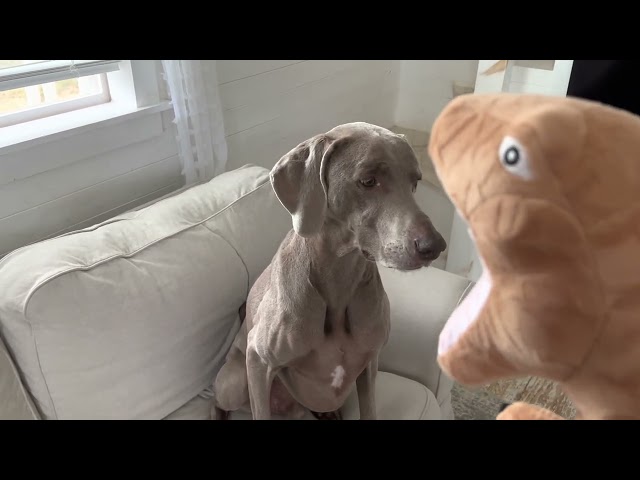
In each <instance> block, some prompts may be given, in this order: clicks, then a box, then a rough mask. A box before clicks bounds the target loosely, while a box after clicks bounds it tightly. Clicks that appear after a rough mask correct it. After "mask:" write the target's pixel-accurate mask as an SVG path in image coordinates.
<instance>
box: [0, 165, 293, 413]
mask: <svg viewBox="0 0 640 480" xmlns="http://www.w3.org/2000/svg"><path fill="white" fill-rule="evenodd" d="M290 228H291V219H290V217H289V215H288V214H287V212H286V211H285V210H284V208H283V207H282V206H281V204H280V203H279V202H278V200H277V198H276V197H275V195H274V193H273V190H272V188H271V185H270V183H269V171H268V170H266V169H264V168H261V167H255V166H245V167H243V168H240V169H238V170H235V171H231V172H227V173H225V174H222V175H220V176H218V177H216V178H214V179H213V180H211V181H210V182H208V183H205V184H202V185H198V186H195V187H193V188H190V189H187V190H186V191H183V192H181V193H179V194H177V195H175V196H171V197H168V198H165V199H162V200H161V201H159V202H157V203H154V204H152V205H150V206H147V207H145V208H143V209H141V210H138V211H133V212H129V213H126V214H123V215H120V216H118V217H115V218H113V219H111V220H108V221H106V222H103V223H101V224H98V225H95V226H93V227H90V228H87V229H84V230H81V231H77V232H72V233H69V234H66V235H63V236H60V237H57V238H54V239H51V240H46V241H43V242H39V243H36V244H33V245H30V246H27V247H24V248H21V249H19V250H16V251H14V252H13V253H10V254H9V255H7V256H6V257H5V258H3V259H2V260H0V334H1V335H2V338H3V339H4V341H5V344H6V346H7V348H8V350H9V351H10V353H11V355H12V357H13V359H14V361H15V363H16V364H17V366H18V370H19V372H20V375H21V377H22V380H23V382H24V384H25V386H26V387H27V389H28V390H29V392H30V394H31V395H32V397H33V399H34V402H35V404H36V406H37V408H38V410H39V411H40V413H41V414H42V416H43V417H44V418H47V419H55V418H58V419H81V418H103V419H111V418H121V419H156V418H163V417H165V416H166V415H168V414H169V413H170V412H172V411H174V410H176V409H177V408H178V407H180V406H181V405H183V404H184V403H186V402H187V401H188V400H189V399H191V398H192V397H194V396H195V395H197V394H198V393H199V392H201V391H202V390H203V389H205V388H207V387H208V386H210V385H211V384H212V381H213V379H214V378H215V375H216V373H217V371H218V369H219V368H220V366H221V364H222V362H223V361H224V355H225V353H226V351H227V349H228V347H229V345H230V343H231V341H232V340H233V337H234V335H235V334H236V332H237V329H238V327H239V319H238V308H239V306H240V305H241V304H242V302H244V301H245V299H246V297H247V294H248V291H249V288H250V286H251V285H252V284H253V282H254V281H255V279H256V278H257V277H258V275H259V274H260V273H261V272H262V270H263V269H264V268H265V267H266V266H267V265H268V263H269V262H270V261H271V258H272V257H273V254H274V253H275V251H276V249H277V248H278V245H279V243H280V241H281V240H282V238H283V237H284V236H285V234H286V232H287V231H288V230H289V229H290Z"/></svg>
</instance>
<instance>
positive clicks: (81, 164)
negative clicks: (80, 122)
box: [0, 111, 184, 256]
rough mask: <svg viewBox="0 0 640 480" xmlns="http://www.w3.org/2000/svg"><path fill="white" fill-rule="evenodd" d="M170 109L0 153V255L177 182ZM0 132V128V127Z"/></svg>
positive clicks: (110, 213) (96, 219) (118, 209)
mask: <svg viewBox="0 0 640 480" xmlns="http://www.w3.org/2000/svg"><path fill="white" fill-rule="evenodd" d="M171 119H172V114H171V112H169V111H165V112H156V113H152V114H149V115H145V116H139V117H133V118H130V119H128V120H124V121H117V120H116V121H111V122H109V123H108V124H107V125H105V126H102V127H99V128H84V129H80V131H79V132H78V133H75V134H73V135H69V136H66V137H64V138H57V139H55V140H52V141H48V140H46V139H43V140H42V141H40V142H36V144H29V146H28V147H24V146H21V145H20V144H18V145H16V146H15V147H13V148H11V149H4V150H3V153H2V154H0V256H2V255H3V254H6V253H7V252H9V251H11V250H13V249H15V248H18V247H20V246H23V245H26V244H28V243H33V242H36V241H38V240H41V239H44V238H47V237H51V236H54V235H58V234H61V233H64V232H65V231H69V230H74V229H77V228H84V227H86V226H89V225H92V224H94V223H98V222H100V221H102V220H105V219H107V218H109V217H111V216H113V215H117V214H119V213H121V212H123V211H126V210H128V209H129V208H132V207H135V206H137V205H139V204H142V203H144V202H147V201H149V200H151V199H153V198H156V197H158V196H162V195H164V194H166V193H168V192H170V191H172V190H175V189H176V188H179V187H180V186H182V185H183V183H184V180H183V178H182V175H181V165H180V161H179V158H178V155H177V146H176V142H175V133H174V131H173V124H172V123H171ZM0 133H1V130H0Z"/></svg>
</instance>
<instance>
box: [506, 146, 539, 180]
mask: <svg viewBox="0 0 640 480" xmlns="http://www.w3.org/2000/svg"><path fill="white" fill-rule="evenodd" d="M498 155H499V157H500V163H501V164H502V166H503V167H504V168H505V169H506V170H507V171H508V172H510V173H513V174H515V175H517V176H519V177H521V178H523V179H525V180H530V179H531V178H532V177H533V175H532V172H531V169H530V167H529V156H528V155H527V150H526V149H525V148H524V146H522V144H521V143H520V142H519V141H518V140H517V139H515V138H513V137H504V139H503V140H502V143H501V144H500V148H499V150H498Z"/></svg>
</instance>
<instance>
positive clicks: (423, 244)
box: [413, 232, 447, 260]
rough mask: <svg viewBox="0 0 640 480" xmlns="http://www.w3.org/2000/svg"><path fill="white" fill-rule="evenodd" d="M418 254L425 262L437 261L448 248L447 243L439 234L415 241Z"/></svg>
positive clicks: (435, 233)
mask: <svg viewBox="0 0 640 480" xmlns="http://www.w3.org/2000/svg"><path fill="white" fill-rule="evenodd" d="M413 244H414V245H415V248H416V253H417V254H418V255H419V256H420V257H422V258H424V259H425V260H435V259H436V258H438V257H439V256H440V254H441V253H442V252H444V250H445V249H446V248H447V243H446V242H445V241H444V238H442V235H440V234H439V233H437V232H434V233H432V234H430V235H425V236H421V237H418V238H416V239H415V240H414V241H413Z"/></svg>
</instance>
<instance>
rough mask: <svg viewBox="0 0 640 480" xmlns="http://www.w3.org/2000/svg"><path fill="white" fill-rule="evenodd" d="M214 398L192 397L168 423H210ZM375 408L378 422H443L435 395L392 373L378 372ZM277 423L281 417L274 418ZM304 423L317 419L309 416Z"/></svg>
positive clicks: (352, 415) (351, 413)
mask: <svg viewBox="0 0 640 480" xmlns="http://www.w3.org/2000/svg"><path fill="white" fill-rule="evenodd" d="M212 407H213V399H212V397H211V395H209V394H208V392H203V393H202V394H200V395H198V396H196V397H194V398H192V399H191V400H190V401H189V402H187V403H186V404H185V405H183V406H182V407H180V408H179V409H178V410H176V411H175V412H173V413H171V414H170V415H168V416H167V417H166V420H209V419H210V418H211V409H212ZM376 407H377V409H378V419H379V420H441V419H442V413H441V411H440V407H439V406H438V402H437V401H436V398H435V396H434V395H433V393H431V392H430V391H429V389H427V388H426V387H425V386H424V385H422V384H420V383H418V382H414V381H413V380H409V379H408V378H404V377H401V376H399V375H394V374H393V373H387V372H378V378H377V381H376ZM342 414H343V418H344V419H345V420H358V419H359V418H360V409H359V408H358V395H357V394H356V392H355V389H354V392H353V393H352V394H351V395H350V396H349V397H348V398H347V401H346V403H345V405H344V407H343V409H342ZM231 419H232V420H250V419H251V415H250V414H249V412H245V411H238V412H234V413H233V414H232V416H231ZM274 419H276V420H281V419H283V418H282V417H274ZM304 419H305V420H315V417H314V416H313V415H311V413H307V415H306V416H305V417H304Z"/></svg>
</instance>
